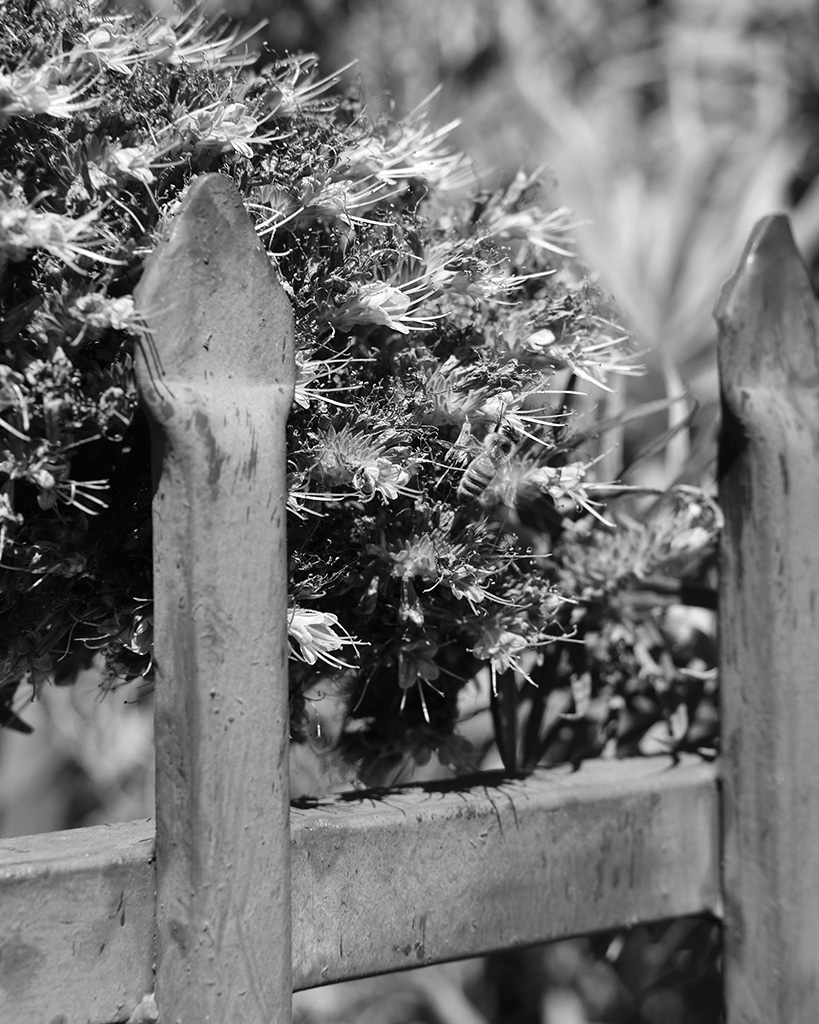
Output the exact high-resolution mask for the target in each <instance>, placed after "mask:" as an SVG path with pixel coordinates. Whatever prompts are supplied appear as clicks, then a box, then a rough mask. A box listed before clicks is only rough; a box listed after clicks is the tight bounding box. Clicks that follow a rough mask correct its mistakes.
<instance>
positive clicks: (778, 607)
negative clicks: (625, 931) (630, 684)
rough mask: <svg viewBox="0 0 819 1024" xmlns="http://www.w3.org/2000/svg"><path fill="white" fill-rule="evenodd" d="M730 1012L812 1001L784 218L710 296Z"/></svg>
mask: <svg viewBox="0 0 819 1024" xmlns="http://www.w3.org/2000/svg"><path fill="white" fill-rule="evenodd" d="M716 317H717V322H718V324H719V327H720V334H721V336H720V347H719V362H720V373H721V381H722V399H723V428H722V439H721V444H720V500H721V502H722V505H723V508H724V511H725V520H726V526H725V533H724V538H723V545H722V566H721V583H720V590H721V596H720V610H721V614H720V634H721V639H720V664H721V689H722V730H723V754H722V773H723V817H724V825H723V895H724V901H725V956H724V965H725V995H726V1008H727V1018H728V1022H729V1024H750V1022H754V1024H757V1022H758V1024H796V1022H802V1021H809V1020H815V1019H816V1014H817V1008H819V307H818V306H817V300H816V298H815V297H814V293H813V289H812V287H811V283H810V280H809V277H808V275H807V272H806V270H805V268H804V266H803V265H802V263H801V261H800V258H799V255H798V253H797V251H796V248H795V246H794V242H793V238H792V236H791V232H790V228H789V225H788V221H787V219H786V218H785V217H784V216H773V217H768V218H766V219H765V220H763V221H761V222H760V223H759V224H758V225H757V226H756V228H755V230H754V232H753V234H752V236H751V239H750V241H749V243H748V245H747V247H746V250H745V253H744V254H743V257H742V260H741V263H740V266H739V269H738V270H737V272H736V274H735V275H734V277H733V278H732V279H731V280H730V281H729V282H728V283H727V284H726V286H725V288H724V289H723V292H722V295H721V297H720V300H719V303H718V305H717V309H716Z"/></svg>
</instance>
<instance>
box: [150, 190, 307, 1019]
mask: <svg viewBox="0 0 819 1024" xmlns="http://www.w3.org/2000/svg"><path fill="white" fill-rule="evenodd" d="M137 301H138V306H139V308H140V310H141V312H142V314H143V316H144V317H145V319H146V321H147V323H148V326H149V328H150V332H151V336H150V339H147V338H146V340H145V342H144V343H143V344H142V345H141V347H140V352H139V355H138V361H137V376H138V381H139V386H140V391H141V395H142V399H143V402H144V405H145V407H146V409H147V412H148V416H149V419H150V421H151V426H152V431H153V450H154V461H155V486H156V493H155V497H154V575H155V583H154V602H155V614H156V637H155V651H156V663H157V679H156V745H157V754H156V759H157V945H158V955H157V1003H158V1006H159V1012H160V1019H161V1021H162V1024H228V1022H229V1024H273V1022H275V1024H280V1022H282V1021H287V1020H289V1019H290V996H291V981H290V977H291V974H290V972H291V967H290V962H291V955H290V872H289V867H290V862H289V857H290V833H289V826H288V821H289V818H288V813H289V811H288V808H289V786H288V758H287V735H288V696H287V644H286V602H287V582H286V577H287V567H286V536H285V433H284V431H285V420H286V418H287V413H288V410H289V407H290V402H291V398H292V391H293V379H294V369H293V328H292V316H291V311H290V307H289V303H288V301H287V299H286V296H285V295H284V292H283V290H282V288H281V285H280V284H279V282H278V280H277V278H276V275H275V274H274V272H273V270H272V268H271V266H270V263H269V261H268V258H267V256H266V254H265V252H264V250H263V247H262V246H261V244H260V242H259V240H258V238H257V237H256V234H255V231H254V230H253V226H252V224H251V222H250V220H249V218H248V216H247V214H246V212H245V210H244V208H243V206H242V201H241V197H240V195H239V193H238V191H237V190H236V188H235V187H234V185H233V184H232V182H231V181H230V180H229V179H228V178H226V177H223V176H221V175H207V176H205V177H202V178H199V179H197V180H195V181H194V182H193V184H192V185H191V187H190V189H189V191H188V193H187V195H186V196H185V198H184V199H183V201H182V204H181V206H180V209H179V212H178V213H177V214H176V216H175V218H174V220H173V223H172V225H171V230H170V233H169V236H168V237H167V238H166V239H165V240H164V241H163V242H162V243H161V244H160V245H159V247H158V248H157V250H156V251H155V252H154V253H153V255H152V256H151V257H150V258H149V260H148V261H147V266H146V270H145V273H144V276H143V278H142V280H141V282H140V284H139V287H138V290H137Z"/></svg>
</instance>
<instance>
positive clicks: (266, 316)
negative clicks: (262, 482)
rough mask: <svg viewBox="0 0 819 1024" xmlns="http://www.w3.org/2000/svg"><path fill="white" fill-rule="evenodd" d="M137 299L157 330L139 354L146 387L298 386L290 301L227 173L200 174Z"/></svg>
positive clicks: (157, 251)
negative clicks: (175, 383)
mask: <svg viewBox="0 0 819 1024" xmlns="http://www.w3.org/2000/svg"><path fill="white" fill-rule="evenodd" d="M135 297H136V301H137V308H138V310H139V311H140V313H141V314H142V316H143V317H144V319H145V321H146V323H147V325H148V327H149V329H150V332H151V339H150V340H146V341H145V342H144V343H143V344H141V345H140V349H139V353H138V356H137V378H138V380H139V383H140V386H141V388H142V390H143V393H144V392H146V391H156V390H157V389H158V384H159V382H160V381H163V380H164V382H165V383H166V384H169V383H170V382H172V381H179V382H185V383H189V384H191V385H193V386H200V385H207V386H210V387H212V386H214V385H215V386H217V387H224V386H227V387H230V386H231V384H232V383H235V384H243V385H244V386H247V385H251V384H252V385H257V386H258V385H261V386H264V385H275V384H282V385H284V386H285V387H292V384H293V376H294V365H293V318H292V312H291V308H290V303H289V302H288V300H287V297H286V295H285V293H284V289H283V288H282V285H281V283H280V281H279V280H278V278H277V276H276V273H275V271H274V269H273V267H272V266H271V265H270V261H269V259H268V257H267V254H266V253H265V250H264V247H263V246H262V243H261V242H260V240H259V238H258V236H257V235H256V232H255V230H254V227H253V224H252V222H251V220H250V217H249V216H248V214H247V211H246V210H245V208H244V205H243V203H242V197H241V195H240V194H239V191H238V189H237V188H236V186H235V185H234V183H233V182H232V181H231V179H230V178H227V177H226V176H225V175H222V174H207V175H203V176H202V177H200V178H197V179H195V180H194V181H193V183H192V184H191V186H190V188H189V189H188V191H187V193H186V194H185V196H184V198H183V199H182V202H181V204H180V207H179V210H178V211H177V213H176V214H175V216H174V217H173V220H172V222H171V225H170V230H169V233H168V235H167V237H166V238H164V239H163V240H162V241H161V242H160V243H159V245H158V246H157V248H156V249H155V250H154V252H153V253H151V255H150V256H149V257H148V259H147V260H146V264H145V270H144V273H143V276H142V280H141V281H140V282H139V285H138V286H137V288H136V290H135Z"/></svg>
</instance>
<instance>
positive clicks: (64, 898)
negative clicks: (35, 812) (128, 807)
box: [0, 821, 156, 1024]
mask: <svg viewBox="0 0 819 1024" xmlns="http://www.w3.org/2000/svg"><path fill="white" fill-rule="evenodd" d="M155 899H156V880H155V871H154V824H153V822H152V821H134V822H128V823H127V824H124V825H110V826H98V827H95V828H83V829H72V830H70V831H67V832H51V833H49V834H47V835H42V836H24V837H21V838H19V839H6V840H4V841H3V842H2V843H0V1021H2V1022H3V1024H86V1021H93V1022H94V1024H108V1022H109V1021H123V1020H127V1019H128V1017H129V1016H130V1014H131V1012H132V1011H133V1009H134V1007H135V1006H136V1005H137V1004H138V1003H139V1001H140V1000H141V999H142V997H143V995H145V993H146V992H151V991H152V990H153V985H154V931H155V913H154V907H155Z"/></svg>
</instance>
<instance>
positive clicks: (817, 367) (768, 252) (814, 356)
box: [714, 214, 819, 387]
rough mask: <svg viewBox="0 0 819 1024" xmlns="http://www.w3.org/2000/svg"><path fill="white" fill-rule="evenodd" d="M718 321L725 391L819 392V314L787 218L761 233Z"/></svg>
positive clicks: (772, 221) (765, 225)
mask: <svg viewBox="0 0 819 1024" xmlns="http://www.w3.org/2000/svg"><path fill="white" fill-rule="evenodd" d="M714 317H715V319H716V321H717V324H718V326H719V329H720V341H719V363H720V373H721V376H722V380H723V385H724V386H726V385H727V386H728V387H730V386H731V385H732V384H736V385H743V386H755V385H760V386H772V387H784V386H800V387H815V386H816V385H817V384H819V344H818V343H817V339H819V306H818V305H817V299H816V296H815V293H814V290H813V285H812V284H811V279H810V275H809V274H808V271H807V269H806V268H805V265H804V263H803V262H802V258H801V256H800V255H799V252H798V250H797V248H796V243H795V242H794V238H793V233H792V231H791V226H790V222H789V220H788V218H787V217H786V216H785V215H784V214H773V215H771V216H768V217H765V218H763V219H762V220H760V221H759V222H758V223H757V225H756V226H755V227H754V230H753V231H752V233H751V237H750V239H749V240H748V243H747V245H746V246H745V251H744V252H743V254H742V258H741V259H740V262H739V266H738V268H737V270H736V272H735V273H734V275H733V277H731V278H730V280H729V281H727V282H726V284H725V285H724V286H723V288H722V291H721V293H720V297H719V301H718V302H717V305H716V308H715V310H714Z"/></svg>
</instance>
